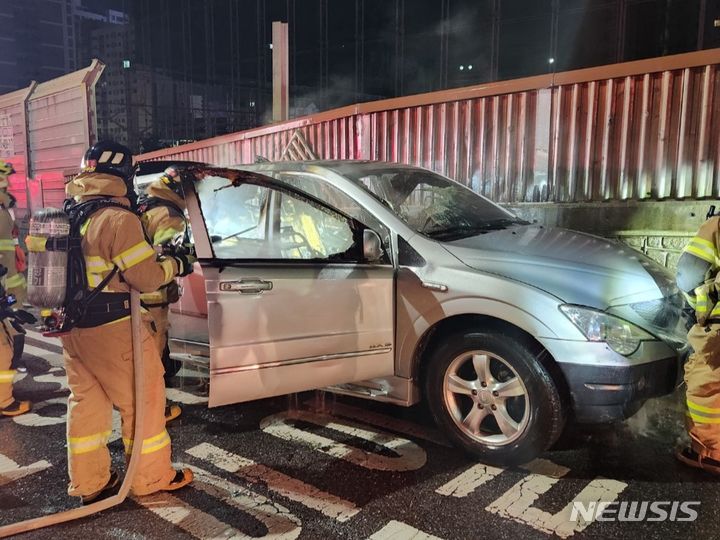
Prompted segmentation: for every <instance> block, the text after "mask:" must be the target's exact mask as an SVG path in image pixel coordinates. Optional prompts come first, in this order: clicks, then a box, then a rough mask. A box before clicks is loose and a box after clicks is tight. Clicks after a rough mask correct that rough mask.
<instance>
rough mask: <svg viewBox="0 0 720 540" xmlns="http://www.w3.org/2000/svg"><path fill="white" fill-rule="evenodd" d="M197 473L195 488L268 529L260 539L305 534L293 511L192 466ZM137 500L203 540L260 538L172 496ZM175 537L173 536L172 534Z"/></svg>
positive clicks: (291, 538)
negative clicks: (252, 518) (250, 517)
mask: <svg viewBox="0 0 720 540" xmlns="http://www.w3.org/2000/svg"><path fill="white" fill-rule="evenodd" d="M190 468H191V469H192V471H193V472H194V473H195V480H194V481H193V483H192V487H193V488H195V489H197V490H200V491H202V492H203V493H205V494H207V495H209V496H211V497H213V498H215V499H218V500H219V501H222V502H223V503H225V504H227V505H229V506H232V507H234V508H236V509H238V510H240V511H242V512H244V513H246V514H249V515H250V516H252V517H254V518H255V519H257V520H258V521H259V522H260V523H262V524H263V525H265V527H266V528H267V534H266V535H265V536H262V537H260V538H268V539H273V540H294V539H295V538H297V537H298V536H300V533H301V532H302V526H301V522H300V520H299V519H298V518H297V517H296V516H295V515H293V514H292V513H290V511H289V510H288V509H287V508H285V507H284V506H281V505H279V504H277V503H274V502H272V501H270V500H269V499H267V498H266V497H263V496H262V495H258V494H257V493H254V492H253V491H250V490H249V489H247V488H244V487H242V486H239V485H237V484H233V483H232V482H228V481H227V480H224V479H222V478H220V477H218V476H214V475H212V474H210V473H209V472H207V471H204V470H202V469H199V468H197V467H190ZM136 501H137V502H138V503H139V504H141V505H142V506H144V507H145V508H147V509H148V510H150V511H151V512H153V513H154V514H156V515H157V516H160V517H161V518H162V519H164V520H165V521H167V522H169V523H172V524H173V525H176V526H178V527H180V528H181V529H182V530H184V531H185V532H187V533H189V534H191V535H192V536H194V537H195V538H200V539H203V540H205V539H213V540H215V539H218V540H219V539H223V540H225V539H233V540H240V539H250V538H258V537H257V536H251V535H249V534H245V533H243V532H241V531H239V530H237V529H235V528H234V527H232V526H230V525H228V524H226V523H223V522H222V521H220V520H219V519H217V518H216V517H215V516H213V515H211V514H207V513H205V512H202V511H201V510H198V509H196V508H193V507H192V506H190V505H188V504H187V503H185V502H183V501H181V500H180V499H178V498H177V497H175V496H174V495H170V494H169V493H158V494H156V495H151V496H149V497H139V498H137V499H136ZM170 535H171V536H172V533H170Z"/></svg>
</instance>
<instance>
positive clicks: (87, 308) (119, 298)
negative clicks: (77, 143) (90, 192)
mask: <svg viewBox="0 0 720 540" xmlns="http://www.w3.org/2000/svg"><path fill="white" fill-rule="evenodd" d="M104 208H117V209H119V210H123V211H126V212H130V213H132V211H131V210H130V209H129V208H127V207H126V206H124V205H122V204H120V203H117V202H115V201H112V200H110V199H106V198H98V199H91V200H89V201H84V202H81V203H76V202H75V201H74V200H72V199H68V200H67V201H65V204H64V207H63V211H64V212H65V213H66V214H67V216H68V219H69V221H70V235H69V236H67V237H64V238H49V239H48V240H47V243H46V244H45V249H46V250H48V251H66V252H67V254H68V272H67V288H66V290H65V302H64V304H63V308H62V311H61V317H60V320H59V321H57V322H56V323H55V325H54V326H55V328H51V330H52V332H51V333H66V332H69V331H70V330H72V329H73V328H75V327H80V328H92V327H95V326H101V325H103V324H106V323H108V322H112V321H115V320H117V319H119V318H122V317H125V316H128V315H130V294H129V293H107V292H103V289H105V287H106V286H107V284H108V283H110V281H111V280H112V278H113V277H115V276H116V275H117V273H118V272H119V271H120V269H119V268H118V267H117V266H116V265H115V266H113V269H112V270H111V271H110V273H109V274H108V275H107V276H105V278H103V280H102V281H101V282H100V283H99V284H98V285H97V287H95V288H94V289H92V290H90V289H89V287H88V280H87V273H86V271H87V268H86V265H85V256H84V255H83V251H82V234H81V228H82V226H83V224H84V223H86V222H87V220H88V219H90V217H91V216H92V215H93V214H94V213H95V212H98V211H99V210H102V209H104ZM48 323H49V321H47V320H46V325H49V326H53V325H52V324H48Z"/></svg>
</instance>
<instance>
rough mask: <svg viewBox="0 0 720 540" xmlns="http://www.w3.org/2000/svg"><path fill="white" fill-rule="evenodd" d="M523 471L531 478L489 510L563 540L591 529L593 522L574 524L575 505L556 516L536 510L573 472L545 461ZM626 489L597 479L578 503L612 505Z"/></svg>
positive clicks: (502, 497)
mask: <svg viewBox="0 0 720 540" xmlns="http://www.w3.org/2000/svg"><path fill="white" fill-rule="evenodd" d="M523 468H524V469H526V470H527V471H529V472H530V474H529V475H528V476H526V477H525V478H523V479H522V480H520V481H519V482H517V483H516V484H515V485H514V486H513V487H511V488H510V489H509V490H508V491H507V492H505V493H504V494H503V495H501V496H500V497H499V498H498V499H496V500H495V501H494V502H492V503H491V504H490V505H489V506H488V507H487V508H485V510H487V511H488V512H490V513H493V514H497V515H498V516H500V517H504V518H508V519H511V520H513V521H517V522H519V523H524V524H526V525H529V526H530V527H532V528H534V529H536V530H538V531H542V532H544V533H548V534H557V535H558V536H560V537H561V538H568V537H570V536H572V535H573V534H575V533H576V532H581V531H583V530H584V529H585V528H586V527H587V526H588V525H590V523H591V522H586V521H584V520H582V519H581V520H578V522H577V523H574V522H571V521H570V512H571V509H572V506H573V503H572V501H571V502H570V503H568V505H567V506H565V508H563V509H562V510H560V511H559V512H557V513H555V514H550V513H549V512H545V511H544V510H540V509H539V508H535V507H534V506H533V504H534V503H535V501H537V499H538V498H539V497H540V496H541V495H543V494H544V493H547V492H548V491H550V489H551V488H552V487H553V486H554V485H555V484H557V483H558V482H559V481H560V479H561V478H562V477H564V476H565V475H567V474H568V473H569V472H570V469H568V468H567V467H563V466H562V465H557V464H555V463H553V462H551V461H548V460H545V459H536V460H535V461H533V462H531V463H529V464H528V465H527V466H526V467H523ZM626 487H627V484H625V483H623V482H618V481H617V480H609V479H606V478H596V479H594V480H593V481H592V482H590V484H588V485H587V486H586V487H585V489H583V490H582V491H581V492H580V494H579V495H578V496H577V497H575V498H574V500H575V501H584V502H586V503H587V502H590V501H596V502H600V501H604V502H612V501H614V500H616V499H617V497H618V496H619V495H620V493H621V492H622V491H623V490H624V489H625V488H626Z"/></svg>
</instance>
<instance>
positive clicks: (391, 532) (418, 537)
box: [368, 520, 442, 540]
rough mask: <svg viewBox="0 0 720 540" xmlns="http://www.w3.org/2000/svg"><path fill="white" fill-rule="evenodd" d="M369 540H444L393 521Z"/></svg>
mask: <svg viewBox="0 0 720 540" xmlns="http://www.w3.org/2000/svg"><path fill="white" fill-rule="evenodd" d="M368 540H442V538H440V537H439V536H433V535H432V534H427V533H424V532H422V531H419V530H418V529H416V528H414V527H411V526H410V525H407V524H406V523H402V522H401V521H395V520H392V521H390V522H388V524H387V525H385V526H384V527H383V528H382V529H380V530H379V531H378V532H376V533H375V534H373V535H372V536H371V537H369V538H368Z"/></svg>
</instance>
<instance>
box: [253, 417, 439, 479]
mask: <svg viewBox="0 0 720 540" xmlns="http://www.w3.org/2000/svg"><path fill="white" fill-rule="evenodd" d="M294 420H301V421H303V422H308V423H311V424H315V425H317V426H320V427H324V428H326V429H330V430H332V431H337V432H340V433H342V434H344V435H350V436H351V437H356V438H359V439H363V440H365V441H368V442H371V443H373V444H375V445H378V446H382V447H384V448H385V449H387V450H390V451H391V452H392V453H394V454H396V456H385V455H381V454H377V453H375V452H371V451H367V450H362V449H360V448H357V447H354V446H349V445H347V444H345V443H341V442H337V441H334V440H332V439H329V438H327V437H323V436H322V435H317V434H315V433H310V432H308V431H305V430H303V429H300V428H298V427H295V426H293V425H292V424H291V423H290V422H292V421H294ZM260 428H261V429H262V430H263V431H264V432H265V433H268V434H270V435H273V436H275V437H278V438H280V439H284V440H286V441H293V442H299V443H302V444H304V445H306V446H309V447H311V448H313V449H314V450H317V451H318V452H322V453H323V454H326V455H328V456H332V457H335V458H338V459H342V460H345V461H347V462H349V463H352V464H354V465H358V466H360V467H363V468H366V469H373V470H379V471H396V472H400V471H414V470H417V469H420V468H421V467H423V466H424V465H425V462H426V461H427V454H426V453H425V450H423V449H422V448H420V447H419V446H418V445H417V444H415V443H414V442H412V441H409V440H408V439H403V438H401V437H398V436H396V435H393V434H391V433H386V432H382V431H372V430H370V429H368V428H367V427H364V426H360V425H359V424H356V423H353V422H350V421H349V420H344V419H339V418H334V417H332V416H328V415H321V414H313V413H310V412H307V411H291V412H285V413H280V414H274V415H271V416H268V417H266V418H263V419H262V420H261V421H260Z"/></svg>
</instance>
